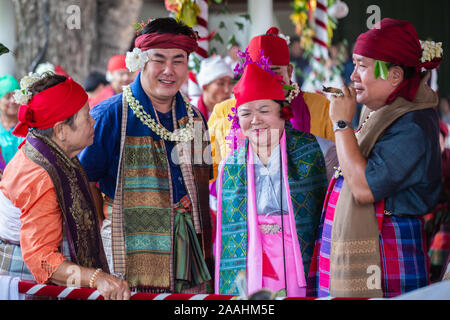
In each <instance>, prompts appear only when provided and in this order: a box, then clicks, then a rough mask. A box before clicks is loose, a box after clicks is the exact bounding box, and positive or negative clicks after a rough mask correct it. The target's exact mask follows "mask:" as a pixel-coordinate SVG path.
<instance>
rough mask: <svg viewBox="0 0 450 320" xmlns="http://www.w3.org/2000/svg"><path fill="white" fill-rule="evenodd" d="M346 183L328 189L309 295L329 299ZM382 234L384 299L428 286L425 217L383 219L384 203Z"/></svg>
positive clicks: (379, 214)
mask: <svg viewBox="0 0 450 320" xmlns="http://www.w3.org/2000/svg"><path fill="white" fill-rule="evenodd" d="M343 181H344V179H343V178H342V177H339V178H338V179H335V178H333V179H332V181H331V183H330V187H329V189H328V192H327V195H326V198H325V204H324V211H323V214H322V221H321V223H320V226H319V236H318V240H317V242H316V246H315V248H314V254H313V258H312V260H311V267H310V273H309V279H308V290H307V295H308V296H311V297H327V296H329V295H330V250H331V249H330V248H331V244H330V243H331V234H332V233H331V232H332V226H333V219H334V210H335V208H336V203H337V201H338V198H339V192H340V190H341V188H342V184H343ZM375 213H376V216H377V221H378V227H379V230H380V254H381V268H382V270H381V272H382V275H381V281H382V287H383V295H384V297H386V298H391V297H396V296H398V295H401V294H404V293H406V292H409V291H412V290H415V289H418V288H421V287H424V286H427V285H428V284H429V259H428V254H427V244H426V238H425V231H424V219H423V217H420V218H417V217H414V216H411V217H396V216H383V213H384V202H383V201H381V202H378V203H376V204H375Z"/></svg>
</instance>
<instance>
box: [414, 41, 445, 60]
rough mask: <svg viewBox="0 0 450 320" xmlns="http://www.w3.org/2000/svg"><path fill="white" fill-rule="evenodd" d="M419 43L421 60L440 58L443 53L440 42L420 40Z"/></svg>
mask: <svg viewBox="0 0 450 320" xmlns="http://www.w3.org/2000/svg"><path fill="white" fill-rule="evenodd" d="M420 44H421V46H422V49H423V54H422V62H430V61H433V59H434V58H442V54H443V53H444V49H442V42H434V41H422V40H420Z"/></svg>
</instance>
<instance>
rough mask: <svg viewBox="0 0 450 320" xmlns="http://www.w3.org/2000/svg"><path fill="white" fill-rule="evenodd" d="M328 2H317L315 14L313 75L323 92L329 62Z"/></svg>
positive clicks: (318, 87) (317, 87)
mask: <svg viewBox="0 0 450 320" xmlns="http://www.w3.org/2000/svg"><path fill="white" fill-rule="evenodd" d="M327 9H328V0H317V7H316V10H315V12H314V25H315V27H314V29H315V30H314V31H315V36H314V48H313V57H314V59H313V65H312V68H313V73H314V83H313V84H314V87H315V89H316V91H319V92H320V91H321V87H320V85H321V84H322V83H323V82H325V81H326V61H327V60H328V12H327Z"/></svg>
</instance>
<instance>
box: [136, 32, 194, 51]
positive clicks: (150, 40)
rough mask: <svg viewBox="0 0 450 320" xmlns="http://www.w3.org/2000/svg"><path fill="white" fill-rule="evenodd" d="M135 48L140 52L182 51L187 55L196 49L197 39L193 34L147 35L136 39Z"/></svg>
mask: <svg viewBox="0 0 450 320" xmlns="http://www.w3.org/2000/svg"><path fill="white" fill-rule="evenodd" d="M134 45H135V47H136V48H139V49H141V50H142V51H147V50H149V49H155V48H157V49H182V50H184V51H186V52H187V53H188V54H190V53H192V52H194V51H195V50H196V49H197V47H198V43H197V39H196V37H195V35H194V34H192V36H186V35H184V34H172V33H149V34H143V35H142V36H139V37H137V39H136V41H135V43H134Z"/></svg>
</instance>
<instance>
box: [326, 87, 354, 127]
mask: <svg viewBox="0 0 450 320" xmlns="http://www.w3.org/2000/svg"><path fill="white" fill-rule="evenodd" d="M341 90H342V92H343V93H344V96H343V97H336V96H334V95H331V97H330V101H331V103H330V119H331V121H332V122H337V121H339V120H345V121H348V122H352V120H353V117H354V116H355V113H356V90H355V88H352V87H347V86H343V87H341Z"/></svg>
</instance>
